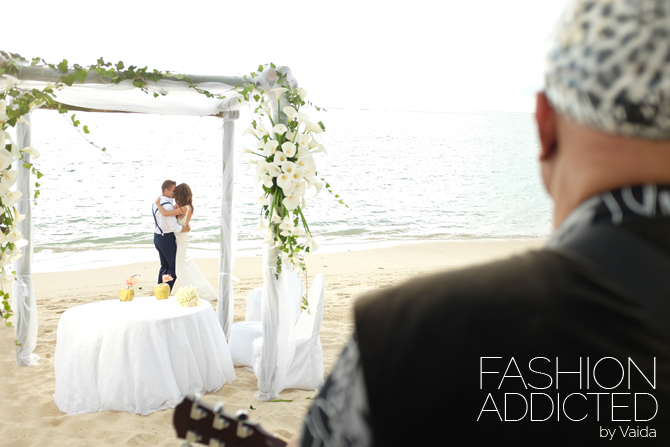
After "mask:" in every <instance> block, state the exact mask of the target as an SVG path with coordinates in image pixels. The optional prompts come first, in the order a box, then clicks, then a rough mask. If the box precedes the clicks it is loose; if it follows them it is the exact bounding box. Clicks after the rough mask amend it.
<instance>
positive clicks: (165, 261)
mask: <svg viewBox="0 0 670 447" xmlns="http://www.w3.org/2000/svg"><path fill="white" fill-rule="evenodd" d="M154 245H155V246H156V250H158V255H159V256H160V258H161V269H160V271H159V272H158V284H160V283H162V282H163V275H170V276H172V281H170V282H168V283H167V284H168V285H169V286H170V290H172V286H174V282H175V280H176V279H177V273H176V271H175V263H176V259H177V241H176V240H175V237H174V233H163V234H158V233H154Z"/></svg>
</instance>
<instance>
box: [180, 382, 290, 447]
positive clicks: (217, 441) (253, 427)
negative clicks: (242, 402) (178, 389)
mask: <svg viewBox="0 0 670 447" xmlns="http://www.w3.org/2000/svg"><path fill="white" fill-rule="evenodd" d="M173 424H174V428H175V430H177V437H179V438H182V439H185V440H186V441H187V442H195V443H198V444H205V445H209V446H212V447H284V446H285V445H286V443H285V442H284V441H282V440H281V439H279V438H275V437H274V436H272V435H270V434H269V433H268V432H266V431H265V430H263V429H262V428H261V426H260V425H258V423H257V422H253V421H250V420H249V419H248V415H247V413H246V412H245V411H238V412H237V413H236V414H235V415H232V414H230V413H226V412H225V411H223V404H222V403H220V404H218V405H216V406H211V405H209V404H207V403H205V402H201V401H200V396H199V395H197V394H196V395H195V396H186V397H185V398H184V400H183V401H182V402H181V403H180V404H179V405H177V408H175V410H174V419H173Z"/></svg>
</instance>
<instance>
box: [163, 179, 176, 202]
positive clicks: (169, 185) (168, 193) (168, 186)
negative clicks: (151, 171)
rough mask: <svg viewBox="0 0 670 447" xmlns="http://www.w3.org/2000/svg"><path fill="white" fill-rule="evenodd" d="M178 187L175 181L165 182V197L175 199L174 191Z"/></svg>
mask: <svg viewBox="0 0 670 447" xmlns="http://www.w3.org/2000/svg"><path fill="white" fill-rule="evenodd" d="M176 187H177V182H175V181H174V180H165V181H164V182H163V195H164V196H165V197H168V198H170V199H174V190H175V188H176Z"/></svg>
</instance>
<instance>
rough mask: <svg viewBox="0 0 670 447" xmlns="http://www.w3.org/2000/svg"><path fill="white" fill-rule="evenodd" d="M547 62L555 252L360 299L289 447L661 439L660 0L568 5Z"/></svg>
mask: <svg viewBox="0 0 670 447" xmlns="http://www.w3.org/2000/svg"><path fill="white" fill-rule="evenodd" d="M547 65H548V67H547V72H546V92H545V93H541V94H538V97H537V110H536V120H537V128H538V133H539V137H540V142H541V150H540V157H539V158H540V164H541V170H542V177H543V179H544V184H545V187H546V189H547V191H548V192H549V194H550V195H551V197H552V199H553V201H554V224H555V229H556V230H555V233H554V235H553V236H552V238H551V239H550V241H549V243H548V245H547V248H546V249H545V250H541V251H535V252H529V253H527V254H525V255H521V256H516V257H513V258H510V259H508V260H504V261H500V262H495V263H492V264H488V265H483V266H477V267H473V268H469V269H465V270H461V271H458V272H448V273H440V274H436V275H433V276H429V277H425V278H419V279H415V280H413V281H410V282H408V283H405V284H403V285H401V286H399V287H395V288H393V289H389V290H384V291H381V292H378V293H375V294H371V295H368V296H365V297H363V298H362V299H360V300H359V301H358V302H357V304H356V309H355V327H356V333H355V335H354V337H353V338H352V340H351V341H350V342H349V344H348V345H347V346H346V347H345V349H344V352H343V353H342V355H341V357H340V359H339V360H338V361H337V363H336V365H335V366H334V368H333V371H332V373H331V375H330V377H329V379H328V380H327V382H326V384H325V385H324V387H323V389H322V391H321V393H320V395H319V397H318V398H317V399H316V400H315V402H314V404H313V405H312V407H311V408H310V410H309V412H308V414H307V417H306V420H305V424H304V427H303V430H302V437H301V440H294V441H293V445H302V446H321V445H328V446H370V445H375V446H411V445H499V444H502V443H507V442H513V443H514V444H515V445H545V446H546V445H557V446H558V445H561V446H564V445H599V444H600V443H601V442H602V443H603V444H605V445H650V446H651V445H654V446H655V445H666V446H667V445H670V331H668V328H669V327H670V310H669V309H670V288H669V284H670V279H669V278H670V1H667V0H601V1H586V0H574V1H572V2H571V5H570V7H569V8H568V10H567V12H566V15H565V16H564V19H563V21H562V22H561V23H560V25H559V27H558V29H557V32H556V36H555V38H554V45H553V48H552V51H551V52H550V55H549V61H548V64H547Z"/></svg>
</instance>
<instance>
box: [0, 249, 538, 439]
mask: <svg viewBox="0 0 670 447" xmlns="http://www.w3.org/2000/svg"><path fill="white" fill-rule="evenodd" d="M543 244H544V241H542V240H525V241H524V240H472V241H444V242H424V243H417V244H407V245H398V246H393V247H387V248H375V249H369V250H361V251H345V252H339V253H327V254H318V253H316V254H312V255H308V257H307V267H308V275H309V277H310V278H309V279H310V280H311V278H312V277H313V276H314V275H316V274H317V273H323V274H324V275H325V280H326V296H325V312H324V320H323V325H322V328H321V341H322V344H323V350H324V359H325V368H326V373H328V372H329V371H330V369H331V368H332V366H333V363H334V362H335V360H336V359H337V356H338V355H339V353H340V351H341V349H342V347H343V345H344V343H345V342H346V340H347V339H348V337H349V336H350V335H351V332H352V328H353V319H352V309H353V303H354V302H355V300H356V298H357V297H359V296H361V295H362V294H364V293H366V292H369V291H373V290H377V289H380V288H385V287H389V286H392V285H394V284H397V283H399V282H401V281H403V280H405V279H407V278H409V277H413V276H417V275H425V274H429V273H433V272H436V271H439V270H452V269H457V268H461V267H464V266H469V265H473V264H477V263H482V262H487V261H490V260H493V259H500V258H505V257H508V256H511V255H514V254H517V253H521V252H524V251H526V250H529V249H535V248H539V247H541V246H542V245H543ZM129 261H132V260H129ZM196 261H197V263H198V265H199V266H200V268H201V270H202V271H203V272H204V273H205V275H206V277H207V278H208V280H209V281H210V282H211V283H212V284H214V285H215V284H216V281H217V278H218V260H217V259H204V258H203V259H197V260H196ZM157 271H158V261H156V262H141V263H133V264H126V265H121V266H115V267H108V268H98V269H90V270H78V271H68V272H60V273H39V274H34V275H33V280H34V284H35V290H36V295H37V305H38V308H39V336H38V344H37V349H36V350H35V353H36V354H37V355H39V356H40V357H41V360H40V364H39V365H38V366H35V367H21V368H18V367H16V366H15V364H14V358H13V345H14V333H13V330H11V329H6V328H2V329H0V377H1V380H2V382H3V383H2V386H1V387H0V403H1V404H2V405H1V406H0V433H2V436H0V445H6V446H17V447H18V446H31V445H35V446H37V445H40V446H44V445H57V446H60V445H63V446H65V445H67V446H90V445H110V446H126V445H129V446H135V445H146V446H177V445H180V441H179V440H177V439H176V438H175V432H174V430H173V428H172V410H164V411H158V412H155V413H152V414H150V415H148V416H140V415H137V414H130V413H123V412H103V413H93V414H85V415H73V416H68V415H66V414H64V413H61V412H60V411H59V410H58V408H57V407H56V405H55V403H54V401H53V393H54V389H55V378H54V377H55V374H54V362H53V357H54V350H55V347H56V329H57V326H58V321H59V319H60V316H61V314H62V313H63V312H64V311H65V310H67V309H69V308H71V307H73V306H78V305H81V304H85V303H89V302H93V301H98V300H107V299H115V298H116V296H117V291H118V289H119V288H121V286H122V285H123V283H124V279H125V278H127V277H129V276H131V275H132V274H136V273H138V274H140V275H141V276H140V281H139V283H138V285H137V286H136V287H135V289H136V296H144V295H149V294H150V291H151V289H152V287H153V285H154V284H155V277H156V274H157ZM233 273H234V274H235V275H236V276H237V277H239V278H240V281H239V282H237V283H234V290H235V297H236V302H235V321H242V320H243V319H244V312H245V309H244V301H245V300H244V298H245V297H246V294H247V293H248V292H249V291H250V290H251V289H253V288H255V287H258V286H260V285H262V276H261V258H260V257H244V258H237V259H236V261H235V269H234V271H233ZM310 284H311V283H310ZM138 287H141V288H142V289H141V290H139V289H138ZM213 304H214V305H216V303H213ZM235 372H236V374H237V377H238V378H237V380H236V381H235V382H234V383H233V384H232V385H226V386H224V387H223V388H221V389H220V390H219V391H218V392H216V393H213V394H207V395H206V396H205V398H204V399H205V400H206V401H207V402H211V403H216V402H219V401H225V402H226V404H227V405H226V409H227V411H229V412H234V411H237V410H241V409H246V410H249V413H250V417H251V418H252V419H254V420H256V421H258V422H260V423H261V424H262V426H263V428H265V429H266V430H267V431H269V432H271V433H274V434H277V435H279V436H282V437H284V438H290V437H291V436H293V435H294V434H296V433H297V432H298V430H299V429H300V425H301V421H302V417H303V415H304V413H305V411H306V410H307V408H308V406H309V404H310V402H311V401H310V400H309V399H307V397H309V396H310V394H312V391H304V390H294V389H291V390H285V391H284V392H283V393H282V394H281V398H282V399H288V400H293V401H292V402H276V403H270V402H258V401H256V399H254V397H253V392H254V391H255V390H256V389H257V388H256V378H255V377H254V375H253V374H252V373H250V372H247V371H246V370H245V369H244V368H236V371H235ZM417 387H421V384H417ZM250 405H252V406H253V408H254V409H255V410H250Z"/></svg>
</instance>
